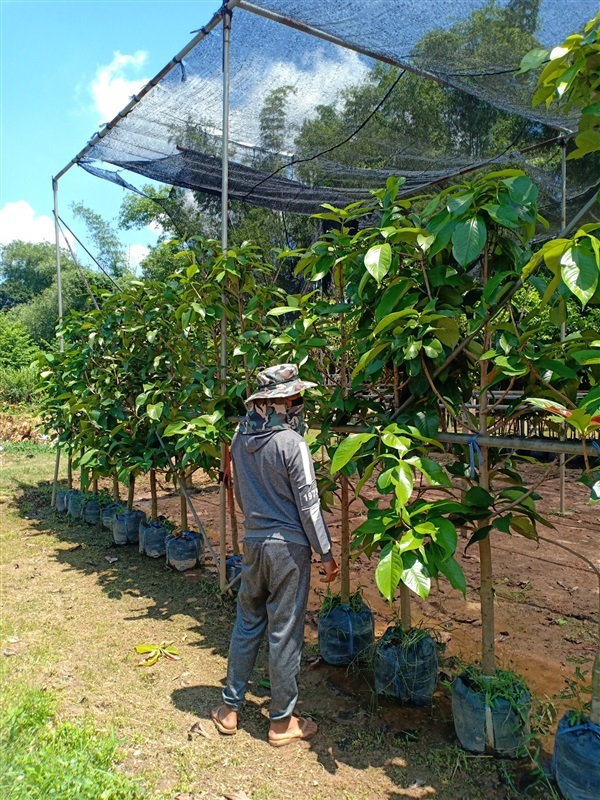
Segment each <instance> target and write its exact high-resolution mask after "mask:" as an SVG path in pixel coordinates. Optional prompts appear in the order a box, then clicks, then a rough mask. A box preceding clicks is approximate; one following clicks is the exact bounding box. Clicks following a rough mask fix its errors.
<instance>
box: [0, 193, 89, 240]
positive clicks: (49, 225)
mask: <svg viewBox="0 0 600 800" xmlns="http://www.w3.org/2000/svg"><path fill="white" fill-rule="evenodd" d="M15 239H20V240H21V241H23V242H52V243H54V242H55V235H54V220H53V219H52V218H51V217H47V216H43V215H42V216H36V213H35V211H34V210H33V208H32V207H31V206H30V205H29V203H28V202H26V201H25V200H17V201H16V203H5V205H4V207H3V208H2V209H0V244H8V243H9V242H12V241H14V240H15ZM69 241H70V242H71V247H73V242H72V240H71V238H70V237H69ZM61 244H62V246H63V247H66V243H65V241H64V238H63V237H62V235H61Z"/></svg>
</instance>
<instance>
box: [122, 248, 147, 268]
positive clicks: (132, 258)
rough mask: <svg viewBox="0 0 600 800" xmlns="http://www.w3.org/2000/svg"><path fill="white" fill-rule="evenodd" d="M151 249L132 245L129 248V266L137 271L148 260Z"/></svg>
mask: <svg viewBox="0 0 600 800" xmlns="http://www.w3.org/2000/svg"><path fill="white" fill-rule="evenodd" d="M149 252H150V248H149V247H146V245H144V244H130V245H129V247H128V248H127V257H128V259H129V266H130V267H131V268H132V269H133V270H136V269H137V268H138V267H139V265H140V263H141V262H142V261H143V260H144V259H145V258H146V256H147V255H148V253H149Z"/></svg>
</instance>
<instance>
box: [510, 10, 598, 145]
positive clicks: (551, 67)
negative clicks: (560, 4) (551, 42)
mask: <svg viewBox="0 0 600 800" xmlns="http://www.w3.org/2000/svg"><path fill="white" fill-rule="evenodd" d="M599 59H600V12H598V14H596V16H595V17H594V18H593V19H591V20H590V21H589V22H588V23H587V25H586V26H585V28H584V31H583V33H581V34H579V33H574V34H572V35H571V36H568V37H567V38H566V39H565V41H564V42H563V44H562V45H560V46H557V47H555V48H553V49H552V50H542V49H535V50H532V51H531V52H529V53H527V55H526V56H525V57H524V58H523V60H522V61H521V69H520V70H519V71H520V72H528V71H529V70H532V69H538V68H539V67H541V66H542V64H544V63H545V64H546V66H545V67H544V68H543V70H542V72H541V73H540V75H539V78H538V83H537V91H536V92H535V94H534V96H533V105H534V106H537V105H539V104H540V103H543V102H545V103H546V107H547V108H549V107H550V106H551V105H552V103H554V102H556V103H557V104H559V105H560V106H561V107H562V108H563V109H564V111H565V112H569V111H570V110H571V109H579V110H581V119H580V121H579V128H578V133H577V136H576V137H575V144H576V149H575V150H573V151H572V152H571V153H570V154H569V155H568V156H567V158H571V159H576V158H583V156H586V155H588V154H589V153H596V152H599V151H600V130H598V128H599V126H600V101H599V100H598V92H599V90H600V75H599V74H598V60H599Z"/></svg>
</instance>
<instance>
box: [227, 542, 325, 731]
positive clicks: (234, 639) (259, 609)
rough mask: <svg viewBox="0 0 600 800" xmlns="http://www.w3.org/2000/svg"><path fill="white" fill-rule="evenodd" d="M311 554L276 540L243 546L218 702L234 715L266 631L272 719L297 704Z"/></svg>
mask: <svg viewBox="0 0 600 800" xmlns="http://www.w3.org/2000/svg"><path fill="white" fill-rule="evenodd" d="M310 559H311V549H310V547H306V546H304V545H301V544H295V543H293V542H284V541H279V540H277V539H259V540H254V541H253V540H247V541H245V542H244V560H243V564H242V579H241V586H240V590H239V593H238V602H237V619H236V621H235V626H234V628H233V634H232V636H231V645H230V647H229V664H228V666H227V685H226V687H225V689H224V690H223V701H224V702H225V704H226V705H227V706H229V707H230V708H232V709H234V710H236V711H238V710H239V709H240V708H241V706H242V704H243V702H244V696H245V694H246V687H247V684H248V680H249V678H250V674H251V672H252V668H253V667H254V662H255V661H256V656H257V653H258V649H259V647H260V643H261V641H262V638H263V635H264V633H265V630H266V629H267V628H268V641H269V677H270V681H271V708H270V712H269V716H270V718H271V719H273V720H278V719H286V718H287V717H290V716H291V715H292V713H293V711H294V707H295V705H296V701H297V700H298V684H297V677H298V672H299V671H300V656H301V654H302V644H303V641H304V619H305V616H306V606H307V603H308V590H309V588H310Z"/></svg>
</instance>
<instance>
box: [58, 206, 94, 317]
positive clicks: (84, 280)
mask: <svg viewBox="0 0 600 800" xmlns="http://www.w3.org/2000/svg"><path fill="white" fill-rule="evenodd" d="M59 219H60V218H59ZM58 227H59V230H60V232H61V233H62V235H63V238H64V240H65V242H66V243H67V247H68V248H69V252H70V253H71V258H72V259H73V263H74V264H75V266H76V267H77V269H78V270H79V274H80V275H81V279H82V280H83V282H84V284H85V288H86V289H87V290H88V294H89V296H90V297H91V298H92V303H93V304H94V307H95V308H96V311H100V306H99V305H98V303H97V302H96V298H95V297H94V293H93V292H92V290H91V288H90V285H89V283H88V282H87V278H86V277H85V273H84V271H83V270H82V268H81V265H80V264H79V261H77V259H76V258H75V253H74V252H73V248H72V247H71V245H70V244H69V240H68V239H67V237H66V236H65V232H64V230H63V229H62V226H61V224H60V222H59V223H58Z"/></svg>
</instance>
